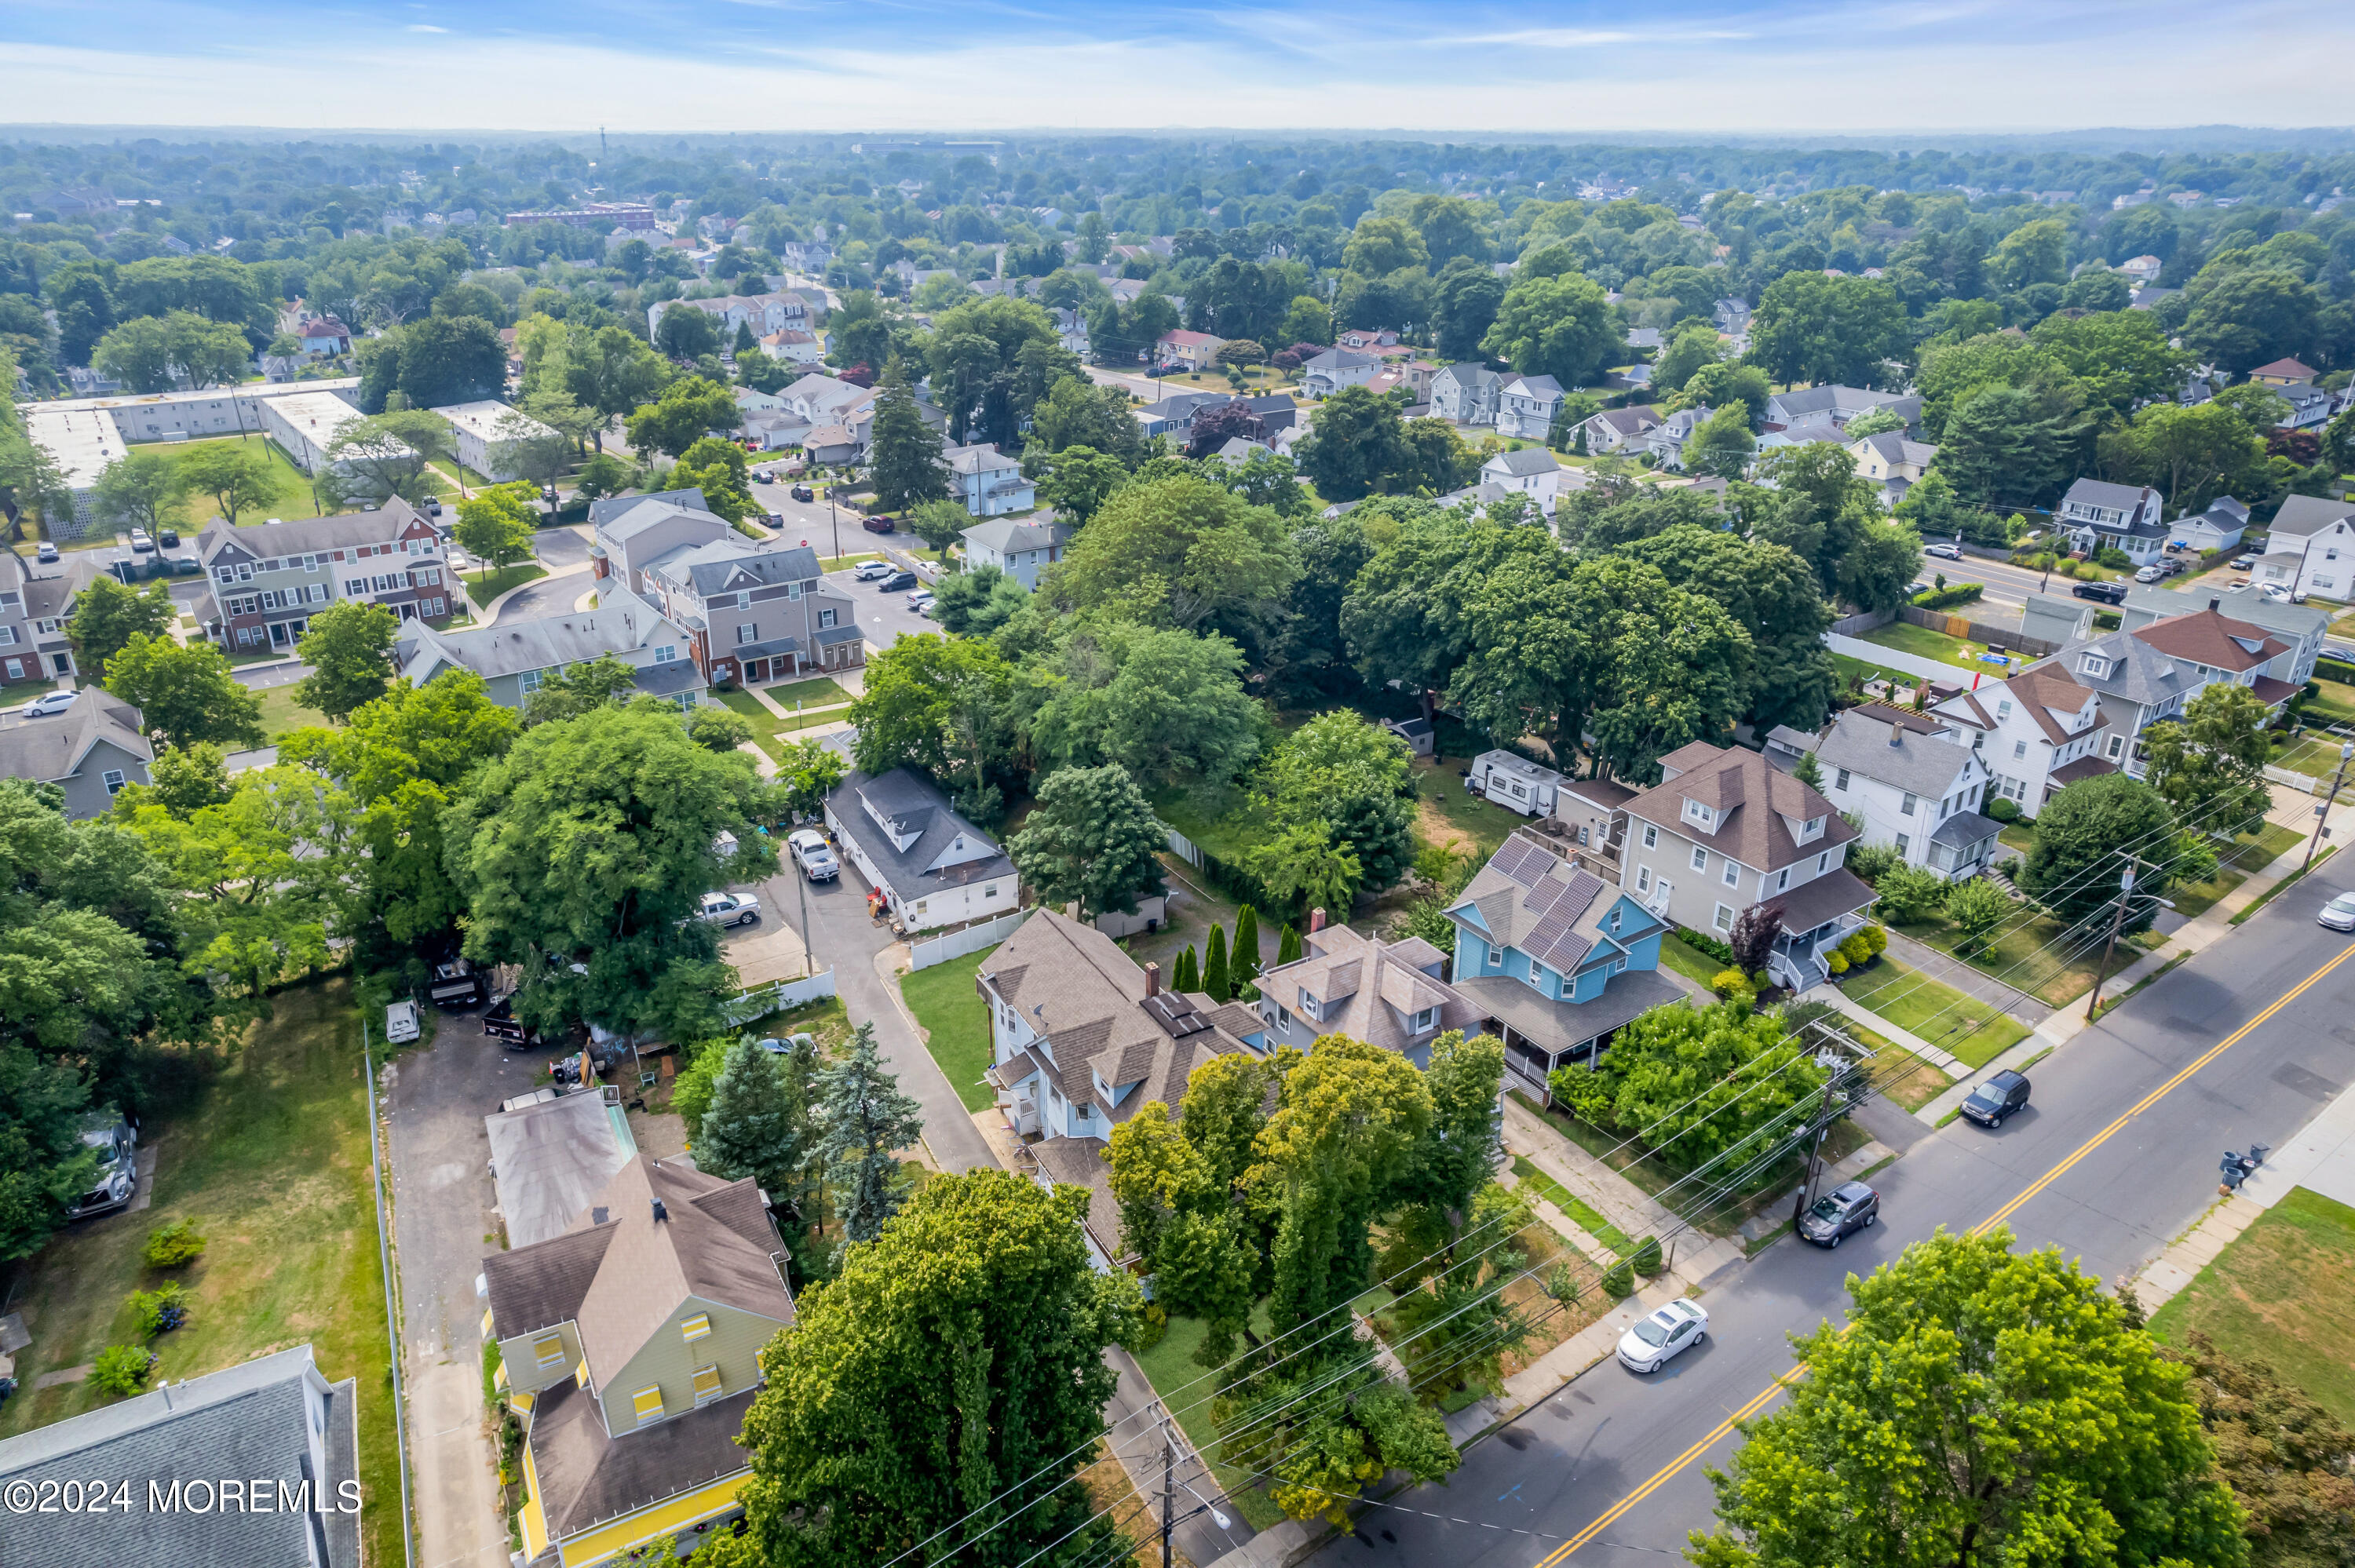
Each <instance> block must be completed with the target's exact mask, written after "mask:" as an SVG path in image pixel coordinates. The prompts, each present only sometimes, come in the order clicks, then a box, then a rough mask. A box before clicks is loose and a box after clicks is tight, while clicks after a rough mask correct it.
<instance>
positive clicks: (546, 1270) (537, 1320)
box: [483, 1220, 613, 1340]
mask: <svg viewBox="0 0 2355 1568" xmlns="http://www.w3.org/2000/svg"><path fill="white" fill-rule="evenodd" d="M612 1242H613V1223H612V1222H611V1221H610V1220H609V1221H607V1222H606V1223H605V1224H602V1225H591V1226H590V1227H588V1228H587V1229H585V1230H577V1231H567V1232H565V1233H564V1234H562V1235H560V1236H550V1237H549V1239H548V1240H546V1241H544V1242H536V1243H534V1244H533V1245H530V1246H525V1247H517V1249H516V1250H515V1251H513V1252H495V1253H493V1254H491V1255H490V1256H488V1257H486V1258H485V1259H483V1276H484V1278H485V1282H486V1283H487V1284H488V1285H489V1286H490V1293H491V1322H492V1325H493V1327H494V1329H495V1330H496V1332H497V1334H498V1336H499V1338H501V1339H503V1340H507V1339H513V1338H514V1337H515V1336H516V1335H517V1334H528V1333H530V1332H531V1331H532V1330H535V1329H546V1328H549V1327H550V1326H552V1325H554V1324H557V1323H561V1322H564V1321H565V1320H567V1319H571V1318H576V1317H578V1316H580V1313H581V1298H583V1297H585V1296H587V1295H588V1294H589V1285H590V1282H591V1280H593V1279H595V1278H596V1277H597V1266H598V1265H599V1264H601V1263H602V1262H604V1261H605V1248H606V1247H607V1246H608V1245H611V1243H612Z"/></svg>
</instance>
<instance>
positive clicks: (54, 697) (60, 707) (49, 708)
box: [17, 692, 78, 719]
mask: <svg viewBox="0 0 2355 1568" xmlns="http://www.w3.org/2000/svg"><path fill="white" fill-rule="evenodd" d="M76 695H78V694H77V693H73V692H50V693H48V694H44V695H42V696H37V697H35V698H34V699H33V700H32V701H31V702H29V703H27V704H26V705H24V706H23V707H22V708H19V709H18V710H17V712H19V713H21V714H23V715H25V716H26V717H27V718H28V719H30V718H48V716H49V715H51V714H61V713H63V712H65V711H66V710H67V709H68V708H69V707H71V706H73V705H74V698H75V696H76Z"/></svg>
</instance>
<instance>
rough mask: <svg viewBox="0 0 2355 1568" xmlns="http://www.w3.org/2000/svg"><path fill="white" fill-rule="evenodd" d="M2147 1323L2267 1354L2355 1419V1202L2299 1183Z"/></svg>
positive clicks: (2344, 1417)
mask: <svg viewBox="0 0 2355 1568" xmlns="http://www.w3.org/2000/svg"><path fill="white" fill-rule="evenodd" d="M2150 1327H2151V1331H2152V1332H2153V1333H2155V1334H2157V1335H2158V1337H2159V1338H2160V1339H2162V1340H2168V1341H2169V1342H2170V1343H2172V1344H2178V1345H2180V1344H2183V1343H2186V1342H2187V1341H2188V1340H2189V1339H2190V1335H2191V1334H2192V1333H2193V1332H2194V1331H2195V1330H2196V1331H2198V1332H2200V1333H2203V1334H2206V1335H2207V1336H2208V1337H2209V1338H2210V1339H2211V1340H2215V1341H2216V1344H2217V1348H2218V1349H2220V1350H2222V1351H2225V1352H2226V1353H2227V1354H2229V1355H2233V1356H2238V1357H2241V1358H2243V1359H2244V1360H2248V1361H2270V1362H2272V1363H2273V1366H2274V1370H2275V1371H2276V1372H2279V1373H2281V1376H2282V1381H2283V1382H2285V1383H2289V1384H2291V1385H2293V1386H2294V1387H2297V1388H2301V1389H2304V1390H2305V1391H2306V1392H2307V1393H2309V1394H2311V1395H2312V1396H2313V1397H2314V1399H2315V1402H2316V1403H2317V1404H2320V1405H2322V1406H2323V1407H2324V1408H2325V1409H2327V1410H2328V1411H2329V1412H2330V1413H2331V1414H2333V1415H2336V1416H2338V1417H2339V1420H2341V1421H2343V1422H2350V1423H2355V1353H2350V1346H2355V1209H2350V1208H2349V1207H2348V1206H2347V1205H2346V1204H2344V1203H2337V1202H2332V1201H2331V1200H2329V1199H2328V1198H2325V1197H2322V1196H2320V1195H2318V1194H2317V1193H2314V1192H2308V1191H2307V1190H2306V1189H2305V1188H2303V1187H2299V1188H2296V1189H2295V1190H2293V1191H2292V1192H2290V1194H2289V1196H2288V1197H2286V1198H2284V1199H2283V1200H2282V1201H2281V1202H2278V1203H2276V1204H2275V1205H2274V1206H2273V1207H2272V1208H2270V1209H2268V1210H2266V1211H2265V1213H2264V1214H2263V1215H2261V1216H2260V1217H2259V1218H2258V1220H2257V1223H2256V1224H2253V1225H2251V1226H2250V1227H2249V1228H2248V1229H2247V1230H2245V1231H2243V1232H2242V1233H2241V1234H2240V1235H2239V1236H2238V1237H2237V1238H2236V1239H2235V1240H2234V1241H2233V1242H2232V1245H2229V1246H2227V1247H2226V1248H2225V1249H2224V1250H2223V1251H2222V1253H2220V1254H2218V1255H2217V1256H2216V1258H2215V1261H2213V1262H2212V1263H2211V1264H2209V1265H2208V1266H2207V1267H2205V1268H2203V1269H2201V1270H2200V1273H2199V1274H2198V1275H2197V1276H2196V1277H2194V1278H2193V1279H2192V1281H2191V1283H2190V1286H2189V1287H2186V1288H2185V1289H2184V1291H2183V1293H2182V1294H2181V1295H2179V1296H2178V1297H2176V1298H2175V1299H2174V1300H2172V1301H2170V1302H2169V1303H2168V1304H2167V1305H2166V1306H2164V1307H2162V1308H2159V1309H2158V1312H2157V1313H2156V1314H2155V1315H2154V1316H2153V1317H2152V1319H2151V1323H2150Z"/></svg>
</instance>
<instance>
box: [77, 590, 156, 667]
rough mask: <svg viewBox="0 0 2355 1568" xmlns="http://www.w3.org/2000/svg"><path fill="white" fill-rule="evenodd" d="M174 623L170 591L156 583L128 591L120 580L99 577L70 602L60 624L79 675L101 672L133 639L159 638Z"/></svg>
mask: <svg viewBox="0 0 2355 1568" xmlns="http://www.w3.org/2000/svg"><path fill="white" fill-rule="evenodd" d="M179 619H180V607H179V606H178V605H177V604H176V603H174V602H173V599H172V585H171V584H170V583H168V582H165V581H164V580H162V579H161V578H158V579H157V580H156V581H155V582H152V583H149V584H148V585H147V586H146V587H145V588H131V587H129V586H128V585H126V584H124V583H123V581H122V580H121V579H120V578H118V577H113V576H112V575H110V574H108V573H105V572H100V573H98V574H97V575H96V576H94V577H91V579H90V586H89V587H88V588H84V589H82V590H81V592H80V594H79V595H77V596H76V597H75V599H74V604H73V614H72V616H71V617H70V618H69V619H68V620H67V621H66V636H67V638H68V639H69V641H71V642H72V643H73V650H74V657H75V659H76V660H77V661H78V662H80V667H81V668H82V669H84V670H96V671H100V672H101V673H102V672H104V670H105V669H106V666H107V663H108V662H109V661H110V660H112V658H113V657H114V656H115V655H116V654H117V653H120V652H123V648H124V646H125V645H126V644H128V643H129V642H130V641H131V639H132V638H133V637H134V636H146V637H150V638H163V639H165V640H166V641H168V640H169V638H168V635H167V634H168V633H169V632H170V630H171V629H172V627H173V626H174V625H175V624H176V622H177V621H178V620H179Z"/></svg>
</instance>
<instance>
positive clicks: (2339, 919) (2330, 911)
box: [2315, 893, 2355, 931]
mask: <svg viewBox="0 0 2355 1568" xmlns="http://www.w3.org/2000/svg"><path fill="white" fill-rule="evenodd" d="M2315 918H2316V919H2317V920H2318V922H2319V923H2320V924H2322V925H2325V926H2328V927H2330V928H2331V929H2332V930H2334V931H2355V893H2342V894H2340V895H2339V896H2338V897H2336V898H2334V899H2332V900H2331V901H2330V902H2329V903H2328V904H2326V905H2324V906H2322V913H2321V914H2320V915H2318V916H2316V917H2315Z"/></svg>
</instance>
